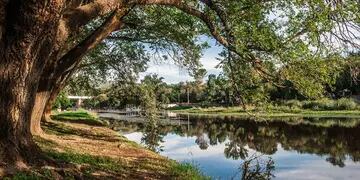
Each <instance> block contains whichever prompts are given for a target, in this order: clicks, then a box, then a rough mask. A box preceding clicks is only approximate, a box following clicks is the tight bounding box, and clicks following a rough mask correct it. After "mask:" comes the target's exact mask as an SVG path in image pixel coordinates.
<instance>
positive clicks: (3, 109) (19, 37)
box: [0, 1, 62, 175]
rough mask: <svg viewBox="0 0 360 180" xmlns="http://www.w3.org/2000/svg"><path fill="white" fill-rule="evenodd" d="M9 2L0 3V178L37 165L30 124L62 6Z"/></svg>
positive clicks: (50, 3) (56, 4)
mask: <svg viewBox="0 0 360 180" xmlns="http://www.w3.org/2000/svg"><path fill="white" fill-rule="evenodd" d="M5 2H8V4H6V5H5V4H0V5H1V8H2V9H3V10H4V12H2V13H3V15H5V17H2V19H1V22H0V23H1V24H0V25H1V26H2V30H1V34H0V35H1V38H0V40H1V42H0V89H1V95H0V175H1V173H3V172H4V170H5V172H6V170H7V169H8V168H9V167H14V166H15V167H16V168H23V167H26V164H27V163H29V162H34V161H37V157H38V156H37V155H38V154H39V151H38V150H39V148H38V147H37V146H36V144H35V143H34V142H33V140H32V135H31V133H30V119H31V113H32V108H33V105H34V100H35V94H36V91H37V87H38V83H39V79H40V75H41V73H42V70H43V66H44V63H45V62H46V60H47V59H48V58H49V56H50V54H51V50H52V47H53V46H54V38H55V37H56V31H55V30H54V29H57V26H58V22H59V17H60V16H59V13H60V11H61V6H62V2H61V1H51V2H48V1H46V2H37V1H5ZM0 3H4V1H1V2H0ZM4 24H6V26H5V27H4V26H3V25H4Z"/></svg>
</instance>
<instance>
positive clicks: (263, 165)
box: [231, 154, 275, 180]
mask: <svg viewBox="0 0 360 180" xmlns="http://www.w3.org/2000/svg"><path fill="white" fill-rule="evenodd" d="M274 170H275V162H274V160H273V159H272V158H271V157H268V158H264V157H263V156H262V155H259V156H258V155H256V154H253V155H251V156H250V157H247V158H246V159H244V161H243V162H242V163H241V165H240V166H239V171H238V172H236V173H235V174H234V176H233V177H232V178H231V179H232V180H234V179H241V180H254V179H256V180H270V179H271V178H274V177H275V176H274V174H273V173H274Z"/></svg>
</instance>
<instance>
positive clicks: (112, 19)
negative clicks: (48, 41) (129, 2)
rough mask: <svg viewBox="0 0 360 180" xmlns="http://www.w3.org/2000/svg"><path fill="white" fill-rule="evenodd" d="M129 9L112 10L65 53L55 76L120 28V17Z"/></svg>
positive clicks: (78, 61)
mask: <svg viewBox="0 0 360 180" xmlns="http://www.w3.org/2000/svg"><path fill="white" fill-rule="evenodd" d="M129 11H130V8H122V9H119V10H116V11H114V12H113V13H112V14H111V15H110V16H109V17H108V18H107V20H106V21H105V22H104V23H103V24H102V25H101V26H100V27H99V28H98V29H96V30H95V31H94V32H93V33H92V34H90V35H89V36H88V37H87V38H85V39H84V40H83V41H82V42H80V43H79V44H78V45H77V46H75V47H74V48H72V49H71V50H70V51H69V52H68V53H66V54H65V55H64V56H63V57H62V58H61V59H60V60H59V63H58V68H57V69H56V72H55V76H60V75H61V74H62V73H64V72H67V71H71V70H72V69H74V67H75V66H76V65H77V64H78V63H80V60H81V58H82V57H83V56H84V55H85V54H86V53H87V52H89V51H90V50H91V49H93V48H94V47H95V46H96V45H97V44H98V43H100V42H101V41H102V40H104V39H105V38H106V37H107V36H108V35H109V34H111V33H112V32H113V31H116V30H118V29H119V28H121V27H122V26H123V23H122V18H123V17H124V16H126V15H127V14H128V12H129Z"/></svg>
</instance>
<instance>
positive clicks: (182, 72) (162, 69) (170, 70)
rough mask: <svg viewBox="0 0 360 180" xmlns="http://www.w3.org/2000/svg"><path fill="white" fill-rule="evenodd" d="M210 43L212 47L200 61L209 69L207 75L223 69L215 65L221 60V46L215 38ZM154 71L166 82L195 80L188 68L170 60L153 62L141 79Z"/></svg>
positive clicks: (141, 75)
mask: <svg viewBox="0 0 360 180" xmlns="http://www.w3.org/2000/svg"><path fill="white" fill-rule="evenodd" d="M209 44H210V45H211V48H209V49H206V50H205V51H204V55H203V57H202V58H201V59H200V62H201V63H202V64H203V66H204V68H205V69H206V70H207V72H208V73H207V75H209V74H219V73H220V72H221V69H217V68H215V66H216V65H218V64H219V61H218V60H217V59H216V57H218V54H219V53H220V52H221V47H219V46H216V45H215V42H214V41H213V40H210V41H209ZM154 73H155V74H158V75H159V76H161V77H164V81H165V82H166V83H178V82H181V81H191V80H193V78H192V77H190V76H189V75H188V72H187V70H186V69H183V68H180V67H179V66H177V65H175V64H173V63H170V62H168V63H161V64H160V63H155V62H151V63H150V64H149V68H148V69H147V71H146V72H144V73H140V79H142V78H143V77H144V76H146V75H148V74H154ZM205 79H206V78H205Z"/></svg>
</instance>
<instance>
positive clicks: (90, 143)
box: [5, 119, 208, 179]
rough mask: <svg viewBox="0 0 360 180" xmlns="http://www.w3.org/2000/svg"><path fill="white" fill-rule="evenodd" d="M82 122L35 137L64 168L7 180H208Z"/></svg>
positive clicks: (47, 127) (50, 126)
mask: <svg viewBox="0 0 360 180" xmlns="http://www.w3.org/2000/svg"><path fill="white" fill-rule="evenodd" d="M83 122H84V121H83V119H82V121H81V123H74V122H66V121H65V122H63V121H61V122H60V121H52V122H50V123H45V124H44V125H43V126H42V128H43V129H44V132H45V133H44V134H42V135H41V136H35V137H34V139H35V142H36V143H37V144H38V145H39V146H40V148H41V149H42V151H43V152H44V153H45V154H46V155H47V156H48V157H50V158H52V159H53V160H55V161H56V162H58V163H60V164H62V165H61V166H63V167H60V168H59V167H52V166H51V165H50V166H45V167H31V169H29V170H27V171H22V172H17V173H16V174H14V175H12V176H10V177H7V178H5V179H59V178H60V179H69V178H70V179H104V178H105V179H208V177H205V176H204V175H203V174H202V173H201V172H200V171H199V170H198V169H197V167H194V166H193V165H191V164H187V163H179V162H176V161H175V160H171V159H168V158H166V157H164V156H161V155H159V154H158V153H155V152H152V151H150V150H147V149H146V148H144V147H143V146H141V145H139V144H137V143H135V142H133V141H130V140H128V139H127V138H125V137H124V136H122V135H120V134H119V133H118V132H116V131H114V130H112V129H110V128H108V127H105V126H98V125H93V124H91V125H88V124H84V123H83ZM63 164H66V165H65V166H64V165H63Z"/></svg>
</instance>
